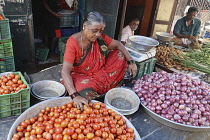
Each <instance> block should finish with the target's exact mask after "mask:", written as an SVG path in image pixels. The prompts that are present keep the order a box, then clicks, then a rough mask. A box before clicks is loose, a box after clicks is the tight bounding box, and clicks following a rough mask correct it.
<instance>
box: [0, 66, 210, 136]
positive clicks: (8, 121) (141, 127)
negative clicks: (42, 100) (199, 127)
mask: <svg viewBox="0 0 210 140" xmlns="http://www.w3.org/2000/svg"><path fill="white" fill-rule="evenodd" d="M60 71H61V65H56V66H53V67H50V68H48V69H45V70H43V71H40V72H37V73H34V74H29V77H30V82H31V83H30V84H33V83H34V82H37V81H40V80H55V81H60V78H61V76H60ZM36 102H39V101H38V100H37V99H33V98H31V103H32V104H33V103H36ZM126 117H127V118H128V119H129V120H130V121H131V123H132V124H133V125H134V127H135V128H136V129H137V131H138V133H139V135H140V136H141V138H142V140H210V130H209V131H203V132H188V131H183V130H176V129H173V128H170V127H168V126H166V125H163V124H161V123H159V122H157V121H156V120H154V119H153V118H151V117H150V116H149V115H148V114H147V113H146V112H145V111H144V110H143V107H142V106H140V108H139V110H138V111H137V112H136V113H134V114H132V115H129V116H126ZM17 118H18V116H11V117H7V118H2V119H0V140H6V138H7V135H8V133H9V130H10V127H11V126H12V124H13V123H14V121H15V120H16V119H17Z"/></svg>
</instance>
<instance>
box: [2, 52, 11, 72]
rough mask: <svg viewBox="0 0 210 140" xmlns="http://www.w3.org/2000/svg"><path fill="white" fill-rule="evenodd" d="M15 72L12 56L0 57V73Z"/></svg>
mask: <svg viewBox="0 0 210 140" xmlns="http://www.w3.org/2000/svg"><path fill="white" fill-rule="evenodd" d="M7 71H15V61H14V57H13V56H9V57H2V58H1V57H0V72H7Z"/></svg>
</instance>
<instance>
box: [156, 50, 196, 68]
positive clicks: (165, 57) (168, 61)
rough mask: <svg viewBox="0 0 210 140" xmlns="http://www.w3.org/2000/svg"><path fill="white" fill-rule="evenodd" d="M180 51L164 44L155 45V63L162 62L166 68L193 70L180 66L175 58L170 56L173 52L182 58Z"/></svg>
mask: <svg viewBox="0 0 210 140" xmlns="http://www.w3.org/2000/svg"><path fill="white" fill-rule="evenodd" d="M180 53H181V51H180V50H178V49H175V48H171V47H166V46H163V47H157V49H156V55H155V58H156V59H157V63H159V64H162V65H164V66H166V67H167V68H175V69H177V70H186V71H188V70H190V71H192V70H193V69H192V68H189V67H185V66H182V65H181V64H179V63H177V62H176V60H175V59H173V58H172V57H173V54H175V55H176V56H177V57H179V58H180V59H183V57H182V56H180V55H179V54H180Z"/></svg>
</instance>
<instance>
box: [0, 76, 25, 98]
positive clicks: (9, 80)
mask: <svg viewBox="0 0 210 140" xmlns="http://www.w3.org/2000/svg"><path fill="white" fill-rule="evenodd" d="M26 87H27V85H26V84H23V81H22V80H21V79H20V75H15V74H14V73H10V74H8V76H1V77H0V95H4V94H10V93H15V92H18V91H19V90H20V89H23V88H26Z"/></svg>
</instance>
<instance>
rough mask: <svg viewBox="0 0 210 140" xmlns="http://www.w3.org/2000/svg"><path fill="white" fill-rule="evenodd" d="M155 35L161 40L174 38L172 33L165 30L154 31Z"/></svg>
mask: <svg viewBox="0 0 210 140" xmlns="http://www.w3.org/2000/svg"><path fill="white" fill-rule="evenodd" d="M156 36H157V38H158V40H161V41H170V40H171V39H172V38H174V35H172V34H169V33H165V32H156Z"/></svg>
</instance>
